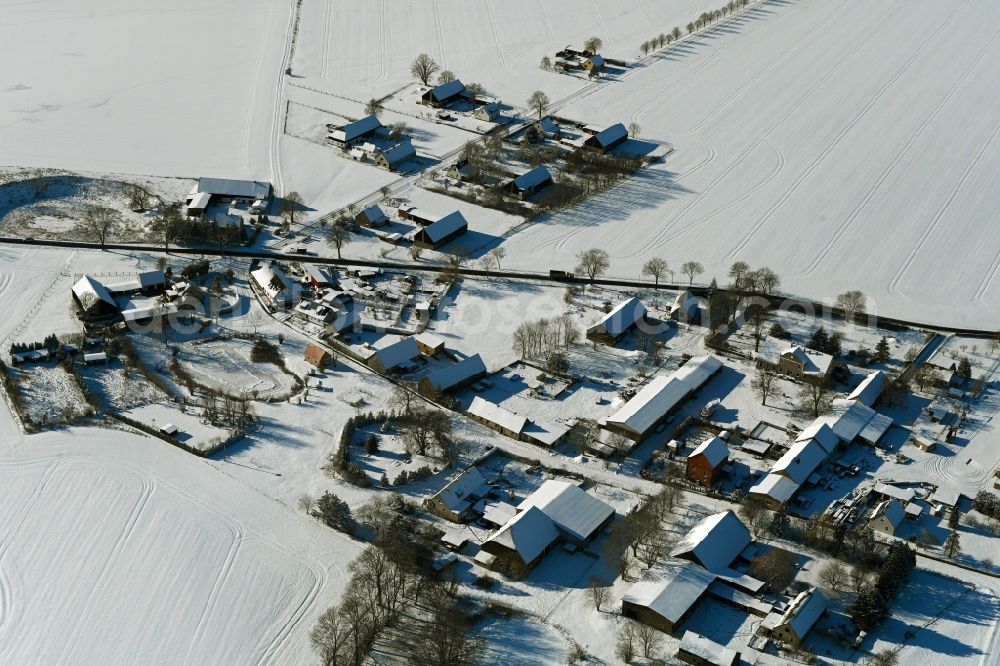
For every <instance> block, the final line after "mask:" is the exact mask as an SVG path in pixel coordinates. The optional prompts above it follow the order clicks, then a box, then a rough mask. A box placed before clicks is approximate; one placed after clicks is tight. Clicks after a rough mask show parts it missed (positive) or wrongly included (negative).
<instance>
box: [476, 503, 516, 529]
mask: <svg viewBox="0 0 1000 666" xmlns="http://www.w3.org/2000/svg"><path fill="white" fill-rule="evenodd" d="M516 515H517V507H515V506H514V505H513V504H508V503H507V502H489V503H488V504H486V507H485V511H483V520H485V521H486V522H489V523H493V524H494V525H503V524H505V523H507V522H508V521H509V520H510V519H511V518H513V517H514V516H516Z"/></svg>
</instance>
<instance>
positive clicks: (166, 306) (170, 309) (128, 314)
mask: <svg viewBox="0 0 1000 666" xmlns="http://www.w3.org/2000/svg"><path fill="white" fill-rule="evenodd" d="M176 312H177V305H176V304H175V303H160V302H153V303H148V304H146V305H139V306H136V307H133V308H128V309H127V310H122V321H124V322H126V323H128V322H134V321H142V320H144V319H151V318H153V317H166V316H168V315H172V314H174V313H176Z"/></svg>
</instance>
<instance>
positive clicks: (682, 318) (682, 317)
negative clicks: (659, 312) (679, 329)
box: [667, 289, 701, 324]
mask: <svg viewBox="0 0 1000 666" xmlns="http://www.w3.org/2000/svg"><path fill="white" fill-rule="evenodd" d="M700 307H701V304H700V303H699V302H698V297H697V296H695V295H694V294H692V293H691V292H690V291H688V290H686V289H685V290H684V291H682V292H681V293H679V294H677V296H676V297H675V298H674V303H673V305H671V306H670V311H669V314H668V315H667V316H668V317H669V318H670V319H671V320H672V321H679V322H685V323H688V324H697V323H698V322H700V321H701V315H700V313H699V312H698V310H699V309H700Z"/></svg>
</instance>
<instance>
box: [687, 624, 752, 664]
mask: <svg viewBox="0 0 1000 666" xmlns="http://www.w3.org/2000/svg"><path fill="white" fill-rule="evenodd" d="M678 650H679V651H681V652H686V653H688V654H693V655H695V656H696V657H699V658H701V659H703V660H705V662H707V663H709V664H720V665H722V664H724V665H725V666H730V664H735V663H736V658H737V657H738V656H739V653H738V652H737V651H736V650H733V649H731V648H727V647H725V646H724V645H719V644H718V643H716V642H715V641H712V640H709V639H708V638H705V637H704V636H702V635H701V634H696V633H694V632H693V631H685V632H684V635H683V636H681V644H680V646H678Z"/></svg>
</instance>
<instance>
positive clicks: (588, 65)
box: [580, 53, 604, 72]
mask: <svg viewBox="0 0 1000 666" xmlns="http://www.w3.org/2000/svg"><path fill="white" fill-rule="evenodd" d="M580 67H582V68H583V69H585V70H587V71H588V72H599V71H601V70H602V69H604V56H602V55H601V54H600V53H595V54H593V55H590V56H587V57H586V58H584V59H583V60H582V61H581V62H580Z"/></svg>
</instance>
